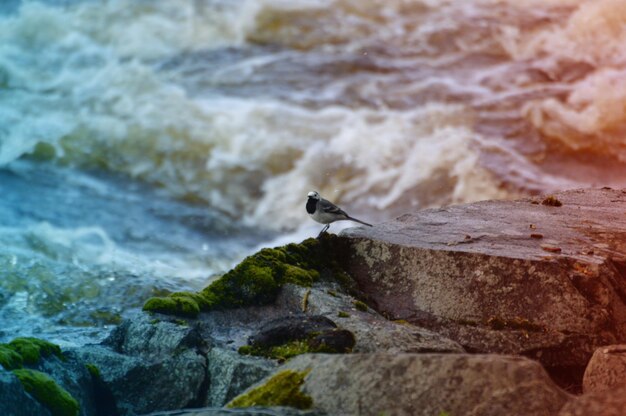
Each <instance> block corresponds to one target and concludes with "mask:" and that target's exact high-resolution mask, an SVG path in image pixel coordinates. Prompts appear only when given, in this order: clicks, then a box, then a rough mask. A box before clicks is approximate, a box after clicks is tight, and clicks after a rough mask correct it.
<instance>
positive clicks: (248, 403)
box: [227, 370, 313, 409]
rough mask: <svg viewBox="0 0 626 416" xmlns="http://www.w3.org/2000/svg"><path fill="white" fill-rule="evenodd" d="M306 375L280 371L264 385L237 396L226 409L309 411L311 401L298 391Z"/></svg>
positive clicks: (301, 372) (303, 372)
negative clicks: (270, 407)
mask: <svg viewBox="0 0 626 416" xmlns="http://www.w3.org/2000/svg"><path fill="white" fill-rule="evenodd" d="M308 373H309V371H293V370H285V371H281V372H279V373H277V374H276V375H274V376H273V377H272V378H270V379H269V380H268V381H267V382H266V383H265V384H263V385H261V386H258V387H256V388H253V389H252V390H250V391H248V392H246V393H243V394H241V395H239V396H237V397H236V398H235V399H233V400H232V401H231V402H230V403H228V405H227V407H230V408H237V407H255V406H268V407H269V406H288V407H295V408H296V409H310V408H311V407H312V406H313V399H312V398H311V397H310V396H308V395H306V394H304V393H302V392H301V391H300V386H302V384H304V378H305V377H306V375H307V374H308Z"/></svg>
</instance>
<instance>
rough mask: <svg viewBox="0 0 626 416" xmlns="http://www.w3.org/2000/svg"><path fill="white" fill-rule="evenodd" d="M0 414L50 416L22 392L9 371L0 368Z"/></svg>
mask: <svg viewBox="0 0 626 416" xmlns="http://www.w3.org/2000/svg"><path fill="white" fill-rule="evenodd" d="M0 414H1V415H3V416H33V415H38V416H50V411H48V409H47V408H46V407H44V406H42V405H41V404H40V403H39V402H38V401H37V400H35V398H33V397H32V396H31V395H30V394H28V393H26V392H25V391H24V388H23V387H22V383H21V382H20V381H19V380H18V379H17V377H15V376H14V375H13V373H11V372H10V371H6V370H3V369H2V368H1V367H0Z"/></svg>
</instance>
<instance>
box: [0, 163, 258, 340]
mask: <svg viewBox="0 0 626 416" xmlns="http://www.w3.org/2000/svg"><path fill="white" fill-rule="evenodd" d="M0 193H1V194H2V200H1V202H0V218H2V224H1V225H0V245H1V246H2V247H3V250H2V253H0V322H2V325H1V328H0V340H7V339H11V338H13V337H15V336H16V335H18V334H19V335H31V336H39V337H45V338H52V339H55V340H56V341H57V342H61V343H63V344H76V343H79V344H80V343H83V342H87V341H94V340H97V339H100V338H101V337H102V336H104V335H105V334H106V333H107V328H109V327H110V326H111V325H115V324H116V323H118V322H119V321H120V320H121V319H122V318H123V317H124V316H126V315H128V313H130V312H132V311H134V310H136V309H137V308H139V307H141V305H142V304H143V302H144V301H145V299H146V298H148V297H150V296H153V295H157V294H164V293H168V292H170V291H175V290H181V289H184V290H199V289H201V288H202V287H204V286H205V285H206V284H207V283H208V282H209V281H210V280H211V279H212V278H213V277H214V276H215V275H216V274H218V273H221V272H223V271H224V270H227V269H228V268H229V267H230V266H231V265H232V264H233V262H235V261H236V260H238V259H240V258H241V257H242V256H243V255H244V254H247V253H248V252H249V251H250V250H252V248H253V247H254V246H255V245H256V244H259V242H260V241H263V240H264V239H267V238H268V237H269V235H268V234H267V233H259V232H256V231H255V230H253V229H250V228H247V227H243V226H241V225H238V224H237V223H236V222H235V221H233V220H232V219H229V218H227V217H226V216H225V215H224V214H220V213H217V212H215V211H214V210H210V209H209V208H207V207H206V206H203V205H194V204H189V203H185V202H182V201H177V200H174V199H172V198H171V197H169V196H168V195H167V194H165V193H164V192H162V191H160V190H159V189H155V188H153V187H150V186H147V185H146V184H143V183H140V182H137V181H133V180H131V179H129V178H126V177H122V176H119V175H113V174H111V173H107V172H98V171H77V170H75V169H72V168H63V167H58V166H54V165H50V164H46V163H41V162H34V161H28V160H21V161H17V162H14V163H11V164H9V165H8V166H6V167H5V168H4V169H1V170H0Z"/></svg>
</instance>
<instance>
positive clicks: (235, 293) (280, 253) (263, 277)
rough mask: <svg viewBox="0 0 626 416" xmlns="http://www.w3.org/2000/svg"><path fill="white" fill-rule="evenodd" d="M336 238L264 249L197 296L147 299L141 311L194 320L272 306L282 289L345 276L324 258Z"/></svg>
mask: <svg viewBox="0 0 626 416" xmlns="http://www.w3.org/2000/svg"><path fill="white" fill-rule="evenodd" d="M333 238H336V237H324V238H323V239H321V240H318V239H313V238H310V239H308V240H305V241H303V242H302V243H300V244H288V245H286V246H283V247H277V248H265V249H263V250H261V251H259V252H258V253H256V254H254V255H252V256H249V257H247V258H245V259H244V260H243V261H242V262H241V263H239V264H238V265H237V266H235V268H234V269H232V270H231V271H229V272H228V273H226V274H225V275H224V276H222V277H221V278H219V279H218V280H216V281H214V282H213V283H211V284H210V285H209V286H208V287H206V288H204V289H203V290H202V291H201V292H199V293H189V292H181V293H174V294H171V295H169V296H168V297H158V298H151V299H148V301H147V302H146V303H145V304H144V307H143V309H144V311H148V312H160V313H166V314H172V315H182V316H189V317H195V316H197V315H198V313H199V312H200V311H209V310H214V309H229V308H238V307H243V306H250V305H267V304H270V303H272V302H273V301H274V300H275V299H276V296H277V295H278V293H279V292H280V289H281V287H282V286H283V285H285V284H287V283H292V284H296V285H300V286H305V287H310V286H311V285H312V284H313V282H315V281H316V280H318V279H320V278H321V277H322V276H330V275H332V276H333V277H337V276H339V278H340V279H344V280H345V278H346V276H347V275H345V273H344V272H343V271H341V270H340V269H339V267H338V266H336V264H335V262H333V261H332V255H328V251H329V250H330V249H329V244H330V243H331V242H332V241H333Z"/></svg>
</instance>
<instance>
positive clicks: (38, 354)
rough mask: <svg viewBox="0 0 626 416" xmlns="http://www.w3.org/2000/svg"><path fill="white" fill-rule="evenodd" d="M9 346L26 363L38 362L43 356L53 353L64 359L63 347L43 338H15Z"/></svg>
mask: <svg viewBox="0 0 626 416" xmlns="http://www.w3.org/2000/svg"><path fill="white" fill-rule="evenodd" d="M8 346H9V348H11V349H13V350H14V351H15V352H17V353H18V354H20V355H21V356H22V359H23V360H24V364H37V363H38V362H39V360H41V359H42V358H45V357H49V356H51V355H56V356H57V357H59V358H60V359H63V354H62V353H61V348H60V347H59V346H58V345H56V344H53V343H51V342H48V341H44V340H42V339H37V338H15V339H14V340H13V341H11V342H10V343H9V344H8Z"/></svg>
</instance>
